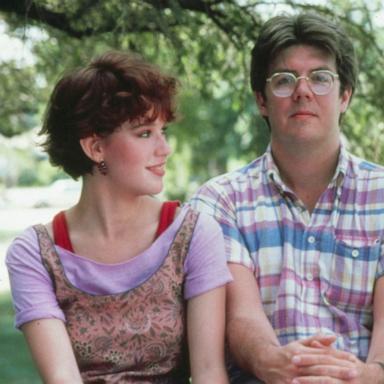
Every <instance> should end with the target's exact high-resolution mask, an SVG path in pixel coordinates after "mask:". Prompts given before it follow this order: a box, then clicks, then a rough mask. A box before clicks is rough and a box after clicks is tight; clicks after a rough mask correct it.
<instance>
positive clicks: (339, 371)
mask: <svg viewBox="0 0 384 384" xmlns="http://www.w3.org/2000/svg"><path fill="white" fill-rule="evenodd" d="M298 376H318V377H331V378H333V379H341V380H351V379H354V378H356V377H357V376H358V371H357V369H356V368H351V367H343V366H340V365H331V364H330V365H323V364H322V365H311V366H309V367H300V368H299V369H298Z"/></svg>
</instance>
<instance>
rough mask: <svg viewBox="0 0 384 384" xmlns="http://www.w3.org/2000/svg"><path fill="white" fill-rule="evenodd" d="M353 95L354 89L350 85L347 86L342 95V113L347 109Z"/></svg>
mask: <svg viewBox="0 0 384 384" xmlns="http://www.w3.org/2000/svg"><path fill="white" fill-rule="evenodd" d="M351 97H352V89H351V88H350V87H349V88H346V89H345V90H344V91H343V93H342V94H341V96H340V113H344V112H345V111H346V110H347V108H348V106H349V102H350V101H351Z"/></svg>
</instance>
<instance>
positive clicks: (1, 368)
mask: <svg viewBox="0 0 384 384" xmlns="http://www.w3.org/2000/svg"><path fill="white" fill-rule="evenodd" d="M13 319H14V313H13V308H12V302H11V297H10V295H9V294H8V293H3V294H0V382H1V383H7V384H38V383H41V380H40V379H39V376H38V374H37V372H36V369H35V367H34V364H33V362H32V360H31V357H30V354H29V351H28V349H27V346H26V343H25V341H24V338H23V335H22V333H21V332H20V331H18V330H16V329H15V328H14V326H13ZM41 347H42V348H44V346H43V345H42V346H41Z"/></svg>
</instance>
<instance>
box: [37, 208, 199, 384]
mask: <svg viewBox="0 0 384 384" xmlns="http://www.w3.org/2000/svg"><path fill="white" fill-rule="evenodd" d="M197 216H198V214H197V213H196V212H195V211H193V210H189V211H188V212H187V213H186V216H185V218H184V220H183V223H182V224H181V226H180V228H179V230H178V232H177V234H176V236H175V239H174V241H173V242H172V244H171V245H170V248H169V252H168V254H167V256H166V257H165V259H164V262H163V264H162V265H161V266H160V268H159V269H158V270H157V271H156V272H155V273H154V274H153V275H152V276H151V277H150V278H149V279H148V280H147V281H145V282H144V283H142V284H141V285H140V286H138V287H136V288H134V289H131V290H129V291H127V292H124V293H121V294H116V295H100V296H95V295H91V294H87V293H85V292H83V291H81V290H79V289H77V288H76V287H74V286H73V285H72V284H71V283H70V282H69V280H68V279H67V278H66V276H65V273H64V269H63V266H62V264H61V261H60V259H59V256H58V254H57V253H56V251H55V248H54V245H53V242H52V240H51V238H50V236H49V235H48V232H47V230H46V228H45V227H44V226H43V225H36V226H35V227H34V228H35V231H36V233H37V235H38V240H39V244H40V250H41V255H42V260H43V264H44V266H45V268H46V269H47V270H48V272H49V274H50V276H51V278H52V281H53V284H54V287H55V292H56V296H57V300H58V303H59V305H60V308H61V309H62V310H63V312H64V313H65V316H66V320H67V322H66V327H67V330H68V334H69V337H70V339H71V342H72V346H73V350H74V352H75V355H76V359H77V362H78V365H79V368H80V372H81V375H82V378H83V381H84V383H98V384H102V383H122V384H123V383H141V384H144V383H151V384H152V383H159V384H160V383H161V384H168V383H169V384H171V383H172V384H184V383H189V379H188V378H189V368H188V354H187V345H186V329H185V326H186V325H185V300H184V297H183V283H184V271H183V269H184V268H183V265H184V260H185V257H186V255H187V253H188V247H189V244H190V241H191V238H192V234H193V230H194V227H195V224H196V220H197Z"/></svg>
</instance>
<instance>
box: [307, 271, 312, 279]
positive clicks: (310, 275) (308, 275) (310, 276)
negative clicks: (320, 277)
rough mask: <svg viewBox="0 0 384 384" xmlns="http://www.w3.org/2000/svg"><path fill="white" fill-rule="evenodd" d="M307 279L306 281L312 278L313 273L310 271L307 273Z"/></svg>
mask: <svg viewBox="0 0 384 384" xmlns="http://www.w3.org/2000/svg"><path fill="white" fill-rule="evenodd" d="M307 280H308V281H312V280H313V275H312V273H310V272H308V273H307Z"/></svg>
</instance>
